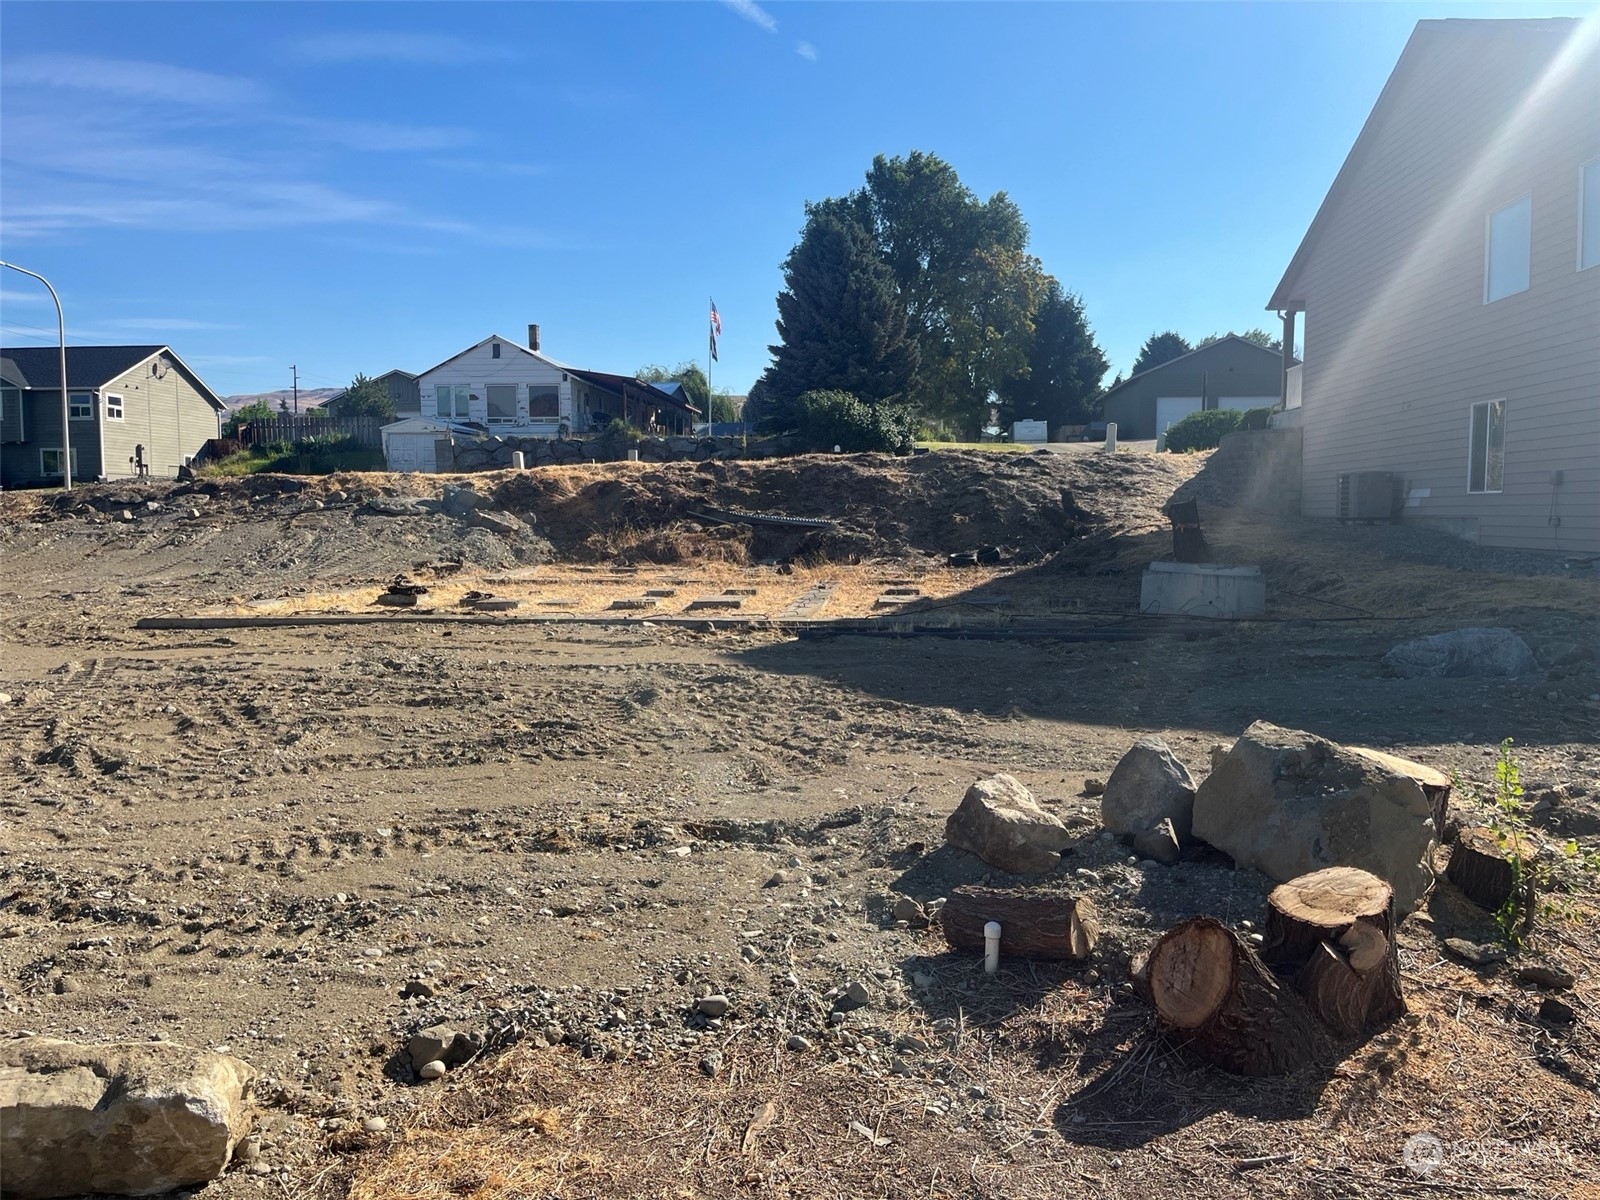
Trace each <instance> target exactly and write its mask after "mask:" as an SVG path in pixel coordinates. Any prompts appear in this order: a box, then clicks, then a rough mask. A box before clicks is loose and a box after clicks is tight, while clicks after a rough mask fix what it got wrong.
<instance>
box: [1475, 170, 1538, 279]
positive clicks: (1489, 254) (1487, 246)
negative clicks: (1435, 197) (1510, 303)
mask: <svg viewBox="0 0 1600 1200" xmlns="http://www.w3.org/2000/svg"><path fill="white" fill-rule="evenodd" d="M1519 204H1526V205H1527V206H1528V247H1527V249H1528V276H1527V282H1526V283H1524V284H1523V285H1522V286H1521V287H1519V288H1517V289H1515V290H1514V291H1509V292H1502V293H1501V294H1500V295H1498V296H1494V295H1491V294H1490V292H1489V283H1490V279H1489V266H1490V263H1491V262H1492V261H1493V254H1494V219H1495V218H1496V217H1498V216H1499V215H1500V214H1501V213H1504V212H1508V211H1510V210H1511V209H1513V208H1516V207H1517V206H1518V205H1519ZM1532 287H1533V193H1532V192H1523V193H1522V195H1520V196H1518V197H1516V198H1515V199H1513V200H1509V201H1507V202H1506V203H1504V204H1502V205H1501V206H1500V207H1499V208H1497V209H1494V210H1493V211H1491V212H1490V213H1489V215H1488V216H1486V217H1484V219H1483V302H1484V303H1485V304H1497V303H1499V302H1500V301H1501V300H1509V299H1510V298H1511V297H1512V296H1520V295H1522V293H1523V292H1526V291H1528V290H1529V289H1530V288H1532Z"/></svg>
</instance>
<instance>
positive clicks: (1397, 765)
mask: <svg viewBox="0 0 1600 1200" xmlns="http://www.w3.org/2000/svg"><path fill="white" fill-rule="evenodd" d="M1349 749H1351V750H1354V751H1355V752H1356V753H1357V754H1359V755H1361V757H1363V758H1365V759H1367V760H1369V761H1371V762H1375V763H1377V764H1378V765H1379V766H1381V767H1386V768H1387V769H1389V770H1391V771H1394V772H1396V773H1397V774H1400V775H1404V776H1405V777H1406V778H1407V779H1410V780H1412V781H1413V782H1415V783H1416V785H1417V786H1418V787H1419V788H1421V789H1422V794H1423V795H1424V796H1426V797H1427V798H1428V807H1429V808H1431V809H1433V828H1434V830H1435V831H1436V832H1437V833H1438V835H1439V840H1440V841H1441V842H1448V841H1450V840H1451V830H1450V828H1449V824H1450V776H1448V775H1446V774H1445V773H1444V772H1443V771H1439V770H1435V769H1434V768H1433V767H1430V766H1427V765H1426V764H1424V763H1419V762H1413V761H1411V759H1409V758H1401V757H1400V756H1399V755H1398V754H1389V753H1387V752H1386V751H1383V750H1369V749H1367V748H1366V747H1365V746H1351V747H1349Z"/></svg>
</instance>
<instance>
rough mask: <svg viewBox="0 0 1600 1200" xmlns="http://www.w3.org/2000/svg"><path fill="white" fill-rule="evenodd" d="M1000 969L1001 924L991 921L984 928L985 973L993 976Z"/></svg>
mask: <svg viewBox="0 0 1600 1200" xmlns="http://www.w3.org/2000/svg"><path fill="white" fill-rule="evenodd" d="M999 969H1000V922H999V921H989V922H986V923H985V924H984V927H983V973H984V974H985V975H993V974H994V973H995V972H996V971H998V970H999Z"/></svg>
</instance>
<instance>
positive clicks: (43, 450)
mask: <svg viewBox="0 0 1600 1200" xmlns="http://www.w3.org/2000/svg"><path fill="white" fill-rule="evenodd" d="M46 454H54V455H56V456H57V457H56V469H55V470H54V471H52V470H51V469H50V468H49V467H47V466H45V465H44V456H45V455H46ZM60 454H61V447H60V446H40V447H39V474H41V475H43V476H45V477H47V478H48V477H49V476H51V475H59V474H61V458H60ZM68 457H69V458H70V459H71V460H72V477H73V478H74V479H76V478H77V477H78V448H77V447H76V446H74V447H73V448H72V453H71V454H70V455H68Z"/></svg>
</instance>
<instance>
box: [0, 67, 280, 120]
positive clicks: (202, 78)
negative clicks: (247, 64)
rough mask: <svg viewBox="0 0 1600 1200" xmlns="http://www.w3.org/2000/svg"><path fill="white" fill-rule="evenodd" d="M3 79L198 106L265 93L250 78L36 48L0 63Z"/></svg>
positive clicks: (247, 101) (16, 83)
mask: <svg viewBox="0 0 1600 1200" xmlns="http://www.w3.org/2000/svg"><path fill="white" fill-rule="evenodd" d="M6 83H7V84H8V85H11V86H15V87H31V88H75V89H78V90H81V91H92V92H102V93H106V94H109V95H113V96H121V97H124V98H126V99H132V100H158V101H164V102H166V103H170V104H182V105H188V106H193V107H199V108H205V107H212V106H216V105H237V104H251V103H255V102H256V101H259V100H262V99H264V98H265V95H266V93H265V91H264V89H262V87H261V86H260V85H259V84H257V83H256V82H254V81H253V80H249V79H241V78H239V77H238V76H234V75H217V74H214V73H212V72H210V71H196V70H194V69H193V68H191V67H175V66H172V65H170V64H168V63H155V62H141V61H137V60H134V59H123V58H100V57H97V56H94V55H88V54H36V55H30V56H29V57H26V58H21V59H18V60H17V61H16V62H12V63H8V64H7V65H6Z"/></svg>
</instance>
